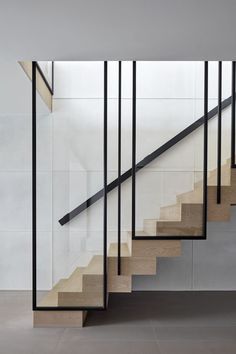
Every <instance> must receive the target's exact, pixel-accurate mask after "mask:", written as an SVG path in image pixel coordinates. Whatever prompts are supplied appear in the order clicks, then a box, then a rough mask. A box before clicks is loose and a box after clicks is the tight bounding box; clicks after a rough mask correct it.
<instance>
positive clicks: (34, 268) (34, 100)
mask: <svg viewBox="0 0 236 354" xmlns="http://www.w3.org/2000/svg"><path fill="white" fill-rule="evenodd" d="M107 66H108V64H107V62H106V61H105V62H104V97H103V99H104V115H103V133H104V134H103V177H104V179H103V181H104V182H103V189H102V194H103V304H102V306H101V304H99V305H98V306H94V305H92V306H73V305H71V306H60V305H58V306H57V305H55V306H45V305H40V304H39V303H38V296H37V292H38V281H37V270H38V262H37V260H38V257H37V245H38V232H37V203H38V200H37V94H36V90H37V75H36V73H37V70H38V65H37V63H36V62H35V61H34V62H32V308H33V311H87V310H105V309H106V307H107V193H108V188H107V140H108V139H107V126H108V109H107V107H108V104H107V101H108V100H107V96H108V94H107V92H108V68H107Z"/></svg>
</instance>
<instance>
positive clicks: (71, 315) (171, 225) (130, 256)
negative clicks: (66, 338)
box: [34, 161, 236, 327]
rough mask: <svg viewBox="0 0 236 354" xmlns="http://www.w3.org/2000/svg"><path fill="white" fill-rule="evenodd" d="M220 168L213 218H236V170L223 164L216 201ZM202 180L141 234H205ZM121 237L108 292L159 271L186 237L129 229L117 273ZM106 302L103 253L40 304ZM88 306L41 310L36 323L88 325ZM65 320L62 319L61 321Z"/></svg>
mask: <svg viewBox="0 0 236 354" xmlns="http://www.w3.org/2000/svg"><path fill="white" fill-rule="evenodd" d="M216 174H217V171H216V170H213V171H211V172H210V173H209V177H208V207H207V209H208V221H227V220H229V219H230V205H231V204H235V203H236V171H235V169H231V168H230V162H229V161H227V163H226V164H225V165H223V166H222V185H223V187H222V202H221V204H217V203H216V186H215V184H216ZM202 212H203V205H202V181H199V182H197V183H195V184H194V189H193V190H192V191H189V192H185V193H182V194H179V195H177V196H176V204H173V205H169V206H163V207H161V210H160V219H149V220H144V227H143V230H141V231H140V232H138V234H137V236H149V235H152V236H154V235H164V236H168V235H169V236H171V235H172V236H173V235H182V236H184V235H192V236H199V235H201V234H202ZM117 247H118V246H117V243H111V244H110V245H109V249H108V266H107V268H108V269H107V277H108V292H109V293H114V292H131V291H132V276H133V275H153V274H156V271H157V269H156V267H157V262H156V259H157V258H159V257H178V256H180V255H181V241H180V240H145V239H142V240H132V237H131V232H127V242H125V243H122V247H121V275H119V276H118V275H117V253H118V252H117V251H118V250H117ZM102 305H103V256H101V255H94V256H93V257H92V259H91V261H90V262H89V264H88V265H87V266H86V267H79V268H77V269H75V270H74V272H73V273H72V274H71V276H70V277H69V278H67V279H61V280H60V281H59V282H58V283H57V284H56V285H55V286H54V287H53V289H52V290H51V291H49V292H48V293H47V295H45V296H44V297H43V299H42V300H41V302H40V306H65V307H67V306H68V307H69V306H94V307H96V306H102ZM85 317H86V312H85V311H75V312H72V311H70V310H69V308H68V311H65V312H64V311H63V313H60V316H59V314H58V313H57V311H51V312H50V311H48V312H47V311H45V313H44V311H35V312H34V325H35V326H45V325H48V326H60V323H61V325H62V326H65V323H68V324H67V325H68V326H76V327H78V326H82V325H83V323H84V320H85ZM60 321H61V322H60Z"/></svg>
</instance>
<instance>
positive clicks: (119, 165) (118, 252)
mask: <svg viewBox="0 0 236 354" xmlns="http://www.w3.org/2000/svg"><path fill="white" fill-rule="evenodd" d="M121 87H122V62H121V61H119V67H118V216H117V233H118V235H117V236H118V237H117V238H118V242H117V245H118V248H117V274H118V275H121Z"/></svg>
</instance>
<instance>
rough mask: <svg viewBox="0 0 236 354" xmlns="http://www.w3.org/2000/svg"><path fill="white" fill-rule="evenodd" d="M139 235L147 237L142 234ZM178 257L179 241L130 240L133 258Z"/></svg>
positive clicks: (179, 251)
mask: <svg viewBox="0 0 236 354" xmlns="http://www.w3.org/2000/svg"><path fill="white" fill-rule="evenodd" d="M137 234H138V233H137ZM139 235H140V236H142V237H145V235H146V236H149V235H147V234H146V233H144V232H142V233H139ZM180 255H181V241H180V240H132V256H134V257H178V256H180Z"/></svg>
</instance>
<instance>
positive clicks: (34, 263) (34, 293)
mask: <svg viewBox="0 0 236 354" xmlns="http://www.w3.org/2000/svg"><path fill="white" fill-rule="evenodd" d="M36 114H37V113H36V62H35V61H33V62H32V302H33V304H32V305H33V310H36V308H37V258H36V257H37V209H36V208H37V200H36V198H37V190H36V188H37V183H36V167H37V165H36V151H37V149H36V147H37V145H36V138H37V130H36V129H37V128H36Z"/></svg>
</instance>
